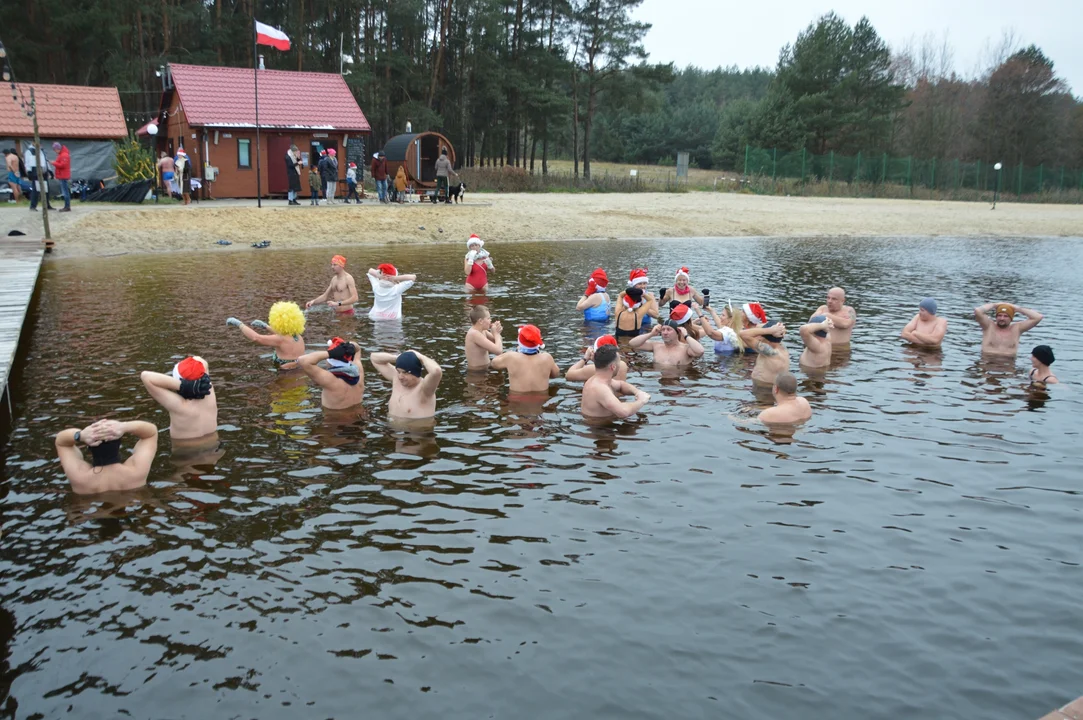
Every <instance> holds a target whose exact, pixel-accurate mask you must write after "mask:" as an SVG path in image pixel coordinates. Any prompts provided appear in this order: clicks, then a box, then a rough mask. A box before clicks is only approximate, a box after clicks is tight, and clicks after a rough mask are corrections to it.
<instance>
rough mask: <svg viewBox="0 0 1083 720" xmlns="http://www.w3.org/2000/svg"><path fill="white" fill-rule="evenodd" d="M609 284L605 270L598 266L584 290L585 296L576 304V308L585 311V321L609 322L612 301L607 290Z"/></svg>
mask: <svg viewBox="0 0 1083 720" xmlns="http://www.w3.org/2000/svg"><path fill="white" fill-rule="evenodd" d="M608 286H609V277H608V276H607V275H606V274H605V270H603V269H601V268H597V269H596V270H595V271H594V272H592V273H591V274H590V279H589V280H587V289H586V290H585V291H584V292H583V297H581V298H579V302H577V303H576V304H575V309H576V310H581V311H582V312H583V320H584V322H600V323H607V322H609V316H610V310H611V307H610V306H611V305H612V301H611V300H610V299H609V293H608V292H606V287H608Z"/></svg>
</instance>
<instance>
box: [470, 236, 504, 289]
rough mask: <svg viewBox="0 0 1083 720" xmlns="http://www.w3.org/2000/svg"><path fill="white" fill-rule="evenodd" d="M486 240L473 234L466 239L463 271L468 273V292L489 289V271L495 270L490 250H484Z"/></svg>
mask: <svg viewBox="0 0 1083 720" xmlns="http://www.w3.org/2000/svg"><path fill="white" fill-rule="evenodd" d="M484 247H485V242H484V241H483V240H482V239H481V238H479V237H478V236H477V235H471V236H470V239H469V240H467V241H466V257H465V258H464V259H463V273H465V274H466V290H467V292H485V291H486V290H488V289H489V271H491V270H495V269H496V268H495V267H493V259H492V257H490V256H489V251H488V250H483V249H482V248H484Z"/></svg>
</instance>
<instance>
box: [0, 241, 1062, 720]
mask: <svg viewBox="0 0 1083 720" xmlns="http://www.w3.org/2000/svg"><path fill="white" fill-rule="evenodd" d="M1081 248H1083V245H1080V244H1079V241H1078V240H1074V241H1073V240H997V241H984V240H953V239H943V238H940V239H896V240H872V241H852V240H847V241H843V240H809V241H793V240H771V239H747V240H728V241H727V240H691V241H675V240H669V241H659V242H638V243H630V244H616V243H610V244H607V243H589V244H588V243H579V242H568V243H556V244H518V245H501V244H500V243H499V242H491V243H490V249H491V250H492V252H493V254H494V259H495V261H496V263H497V267H498V270H499V271H500V272H499V273H498V274H497V275H495V276H494V277H493V285H492V290H491V293H490V295H489V297H488V300H487V302H488V303H489V306H490V308H491V310H492V313H493V316H494V318H496V319H499V320H502V321H503V323H504V326H505V328H511V327H512V326H513V325H514V324H516V323H522V322H533V323H535V324H537V325H539V326H540V327H541V328H542V330H543V332H544V333H545V337H546V342H547V345H548V349H549V350H550V351H552V352H553V353H554V355H555V356H556V358H557V360H558V362H559V363H560V364H561V366H562V368H565V367H567V366H568V365H569V364H571V363H572V362H574V360H575V359H576V358H577V357H578V356H579V354H580V353H581V350H582V347H583V346H584V344H585V343H586V341H587V339H588V336H589V334H590V332H591V331H590V330H588V329H586V328H584V327H583V324H582V321H581V316H579V315H578V314H577V313H575V312H574V303H575V299H576V298H577V297H578V295H579V294H580V293H581V292H582V288H583V286H584V282H585V279H586V277H587V275H588V274H589V272H590V271H591V270H592V269H593V268H594V267H595V265H596V264H602V265H603V266H604V267H605V268H606V269H607V270H608V271H609V273H610V276H611V277H613V278H614V282H613V286H614V287H616V286H618V285H619V284H620V283H619V282H618V281H619V280H621V279H623V278H624V277H626V274H627V272H628V269H629V268H630V267H631V266H632V265H633V264H635V265H639V264H647V265H649V267H650V269H651V272H650V275H651V277H652V283H651V284H652V286H659V285H663V284H666V283H667V282H668V281H669V279H670V278H672V275H673V272H674V270H675V269H676V267H678V266H679V265H681V264H687V265H689V266H690V267H691V269H692V280H693V284H695V285H697V286H698V287H703V286H707V287H709V288H711V290H712V295H713V296H714V298H715V302H716V304H719V303H720V300H721V299H723V298H725V297H727V296H728V295H731V296H732V297H733V298H734V300H735V301H736V300H738V299H740V300H742V301H743V300H748V299H750V298H751V299H759V300H761V301H762V302H763V303H764V305H765V306H766V307H767V308H768V311H769V312H770V313H771V315H772V316H773V317H780V318H782V319H783V320H785V321H786V322H787V323H789V324H790V325H791V327H795V326H796V325H797V324H798V322H799V321H800V320H802V319H804V318H807V317H808V315H809V313H810V311H812V310H813V309H815V307H816V306H817V305H819V304H820V303H821V302H822V299H823V297H824V294H825V291H826V289H827V288H828V287H830V286H831V285H834V284H839V285H842V286H844V287H845V288H847V290H848V291H849V292H850V301H851V302H852V304H853V305H854V306H855V307H856V308H857V309H858V312H859V314H860V320H859V325H858V326H857V330H856V331H855V333H854V338H855V344H854V347H853V350H852V353H851V354H850V355H848V356H844V357H839V358H837V361H836V363H835V365H834V367H832V368H831V369H830V370H828V371H827V372H826V373H825V374H823V375H822V376H820V377H817V378H808V377H806V376H804V375H800V374H799V379H800V380H801V383H802V392H803V393H804V394H805V395H806V396H807V397H808V398H809V400H810V401H811V402H812V404H813V407H814V411H815V417H814V418H813V420H812V421H811V422H810V423H809V424H808V426H807V427H805V428H804V429H802V430H800V431H799V432H798V433H797V434H796V436H795V437H794V438H792V439H779V438H771V437H768V436H767V435H766V434H764V433H763V432H762V431H760V430H757V429H755V428H754V427H750V426H748V425H747V423H746V421H745V416H746V415H748V414H749V413H754V412H755V411H756V409H757V405H756V398H755V396H754V395H753V394H752V392H751V389H750V388H751V383H750V381H749V379H748V376H749V371H750V365H749V364H748V363H746V362H745V361H743V360H741V359H737V360H732V359H726V358H720V357H715V356H714V355H713V353H709V354H708V356H707V357H705V358H703V359H702V360H700V361H698V362H697V363H695V365H694V366H693V367H692V368H690V369H688V370H687V371H684V372H681V373H679V374H668V375H666V376H662V375H661V374H660V373H659V372H658V371H656V370H654V369H653V368H652V367H651V366H650V365H649V364H648V363H646V362H645V361H644V360H643V359H642V358H633V359H632V365H633V367H632V372H631V377H630V378H629V379H630V380H631V381H632V382H633V383H634V384H636V385H638V386H640V387H642V388H644V389H646V390H647V391H648V392H650V393H651V394H652V396H653V400H652V401H651V403H650V405H649V407H648V410H647V411H646V412H645V413H643V414H642V416H641V417H639V418H638V419H636V420H634V421H630V422H624V423H620V424H616V425H614V426H613V427H610V428H602V429H596V428H591V427H589V426H587V425H585V424H584V423H583V422H582V421H581V419H580V417H579V414H578V386H574V385H569V384H565V383H564V382H563V381H560V382H554V383H553V385H552V388H551V392H550V397H549V399H548V401H547V402H545V403H544V406H543V407H541V406H529V405H527V406H524V405H520V404H515V403H512V404H510V405H509V402H508V399H507V390H506V387H505V382H504V379H503V377H502V376H501V375H498V374H496V373H493V374H492V375H491V376H490V377H489V379H488V380H486V381H484V382H482V383H480V384H468V383H467V382H466V379H465V373H464V368H465V361H464V358H463V354H462V347H461V343H462V337H463V335H464V333H465V331H466V329H467V326H468V323H467V319H466V314H467V312H468V310H469V308H470V301H468V300H467V299H466V298H465V297H464V295H463V293H462V291H461V285H460V274H459V273H460V270H461V268H462V253H463V251H464V250H463V248H462V247H459V246H454V247H437V248H431V247H425V248H420V247H387V248H379V249H361V248H354V249H351V250H349V251H348V252H347V253H346V255H347V257H348V258H349V260H350V266H349V268H350V269H351V270H352V271H353V272H355V273H356V275H357V277H358V279H359V280H360V281H361V288H362V293H361V294H362V302H363V303H364V302H365V301H367V300H368V299H369V293H368V288H367V283H365V281H364V279H363V278H362V277H361V275H362V274H363V271H364V268H366V267H369V266H372V265H375V264H376V263H378V262H383V261H388V262H393V263H395V264H396V265H397V266H398V267H399V268H403V269H404V270H405V271H408V272H416V273H418V275H419V276H420V282H419V283H418V285H417V286H415V288H414V289H412V290H411V291H410V292H409V293H408V294H407V298H406V302H405V311H406V313H407V316H408V321H407V322H406V324H405V325H404V326H384V327H380V328H375V329H374V328H373V326H372V324H371V323H369V322H368V320H367V319H364V318H361V319H359V320H337V319H336V318H334V317H333V315H332V314H331V313H330V312H319V313H313V314H312V315H311V317H310V321H309V328H308V330H307V331H306V333H305V335H306V339H307V340H308V341H309V342H320V341H323V340H325V339H326V338H327V337H329V336H330V335H347V336H352V337H355V338H357V339H358V340H359V341H360V342H361V344H362V345H363V346H364V347H365V348H367V349H368V350H374V349H379V348H384V349H403V348H406V347H416V348H418V349H420V350H422V351H423V352H425V353H426V354H428V355H430V356H432V357H434V358H436V359H438V360H439V361H440V362H441V364H442V365H443V366H444V368H445V375H444V381H443V385H442V386H441V389H440V402H439V415H438V418H437V424H436V430H435V432H434V433H431V434H425V433H420V434H409V433H404V432H400V431H397V430H395V429H393V428H390V427H389V426H388V425H387V424H386V421H385V419H386V413H385V406H386V401H387V396H388V391H389V388H388V387H387V384H386V383H385V382H384V381H382V380H381V379H379V378H378V377H377V376H376V374H375V373H374V372H371V370H370V371H369V372H368V374H367V377H366V381H367V383H368V385H369V392H368V393H367V395H366V399H365V403H364V410H363V412H362V413H349V414H343V413H336V414H329V413H324V412H322V411H321V409H320V406H319V394H318V392H317V391H315V390H314V389H313V387H312V386H311V384H310V383H308V382H306V381H305V380H304V379H302V378H299V377H297V376H291V375H287V374H282V375H276V374H275V373H274V372H273V371H271V370H270V363H269V362H268V361H267V360H266V359H261V358H260V357H259V355H260V349H259V348H258V347H256V346H254V345H252V344H249V343H247V342H245V341H244V340H243V338H241V336H240V334H239V333H238V332H237V331H236V330H232V329H229V328H227V327H226V325H225V323H224V320H225V318H226V317H227V316H229V315H237V316H239V317H242V318H244V319H252V318H265V317H266V311H267V308H268V307H269V306H270V304H271V303H272V302H273V301H275V300H279V299H296V300H298V301H301V302H303V301H304V300H306V299H308V298H311V297H314V296H316V295H317V294H319V293H320V292H321V291H322V290H323V288H324V287H325V286H326V284H327V280H328V269H327V267H328V258H329V256H330V255H331V252H330V251H328V250H313V251H303V252H289V253H287V252H275V251H242V252H221V251H220V250H218V249H217V248H215V249H208V250H207V251H206V252H203V253H197V254H180V255H170V256H160V257H139V258H134V257H133V258H128V257H120V258H110V259H100V260H92V261H91V260H87V261H78V260H64V261H61V262H49V263H47V264H46V266H45V268H44V269H43V274H42V279H41V286H40V289H39V295H40V299H39V301H38V302H37V303H36V304H35V306H34V307H33V308H32V314H31V317H30V321H29V322H30V326H29V333H28V334H25V335H24V348H23V350H22V351H21V355H20V358H21V361H22V362H21V369H20V370H19V371H18V372H17V373H16V374H15V376H14V378H13V383H14V388H15V391H14V402H15V418H14V422H13V423H12V425H11V427H9V428H5V429H4V434H5V437H6V442H5V443H4V444H3V445H2V446H0V448H2V454H3V462H2V465H0V466H2V468H3V470H2V472H3V488H4V491H5V499H4V504H3V518H2V519H3V539H2V541H0V548H2V555H0V561H2V562H0V571H2V573H3V584H2V595H0V640H2V641H3V643H4V646H5V647H4V648H3V654H4V656H6V660H5V661H4V664H3V665H2V666H0V691H6V692H5V693H4V694H5V695H6V697H3V698H2V707H3V708H4V715H5V716H8V717H19V718H53V717H62V716H63V717H79V718H112V717H138V718H151V717H153V718H182V717H183V718H211V717H214V718H242V717H243V718H248V717H258V718H326V717H334V718H354V717H362V716H364V717H381V718H411V719H413V718H419V717H435V716H438V715H439V716H445V717H462V718H479V717H504V718H522V717H547V718H548V717H584V718H585V717H599V718H600V717H606V718H638V717H642V718H648V717H682V718H683V717H688V718H692V717H741V718H745V717H747V718H751V717H782V716H784V715H783V714H792V713H793V712H795V711H797V712H799V713H800V714H801V716H803V717H814V718H829V717H830V718H868V717H893V718H929V717H937V718H958V717H967V718H973V717H981V718H991V717H998V718H999V717H1002V718H1029V717H1037V716H1039V715H1041V714H1043V713H1044V712H1046V711H1047V710H1048V709H1050V708H1052V707H1054V706H1057V705H1059V704H1061V703H1062V702H1064V701H1066V700H1068V699H1070V698H1071V697H1074V696H1076V695H1078V694H1080V693H1081V692H1083V685H1081V683H1080V673H1079V668H1080V658H1081V657H1083V654H1081V651H1083V648H1081V645H1080V639H1079V636H1080V631H1081V625H1083V615H1081V613H1080V609H1081V607H1083V605H1081V602H1080V600H1079V591H1080V587H1081V581H1083V573H1081V568H1080V562H1083V522H1081V520H1083V517H1081V514H1080V513H1081V510H1083V501H1081V499H1080V495H1079V494H1078V493H1079V485H1080V482H1079V477H1080V475H1079V470H1078V468H1079V465H1080V461H1081V459H1083V442H1081V438H1080V432H1079V431H1080V428H1081V423H1080V420H1079V416H1080V412H1081V410H1083V407H1081V402H1080V396H1079V393H1078V392H1077V391H1076V390H1074V389H1073V387H1072V383H1071V381H1072V380H1073V378H1078V377H1079V375H1080V370H1081V367H1080V365H1081V363H1080V358H1081V354H1083V343H1081V340H1080V334H1079V332H1078V326H1079V298H1080V297H1081V295H1083V292H1081V291H1083V281H1081V279H1080V276H1079V273H1078V268H1079V267H1081V266H1083V250H1081ZM925 294H935V295H936V296H937V298H938V299H939V301H940V307H941V314H942V315H945V316H946V317H948V319H949V322H950V326H949V334H948V338H947V340H946V342H945V346H944V349H943V352H942V353H918V352H915V351H913V350H909V349H906V348H904V347H902V346H901V345H900V344H899V342H898V341H897V339H896V337H897V334H898V331H899V330H900V329H901V327H902V326H903V325H904V324H905V323H906V321H907V320H908V319H909V318H910V316H911V315H912V314H913V313H914V312H915V309H916V303H917V301H918V300H919V299H920V298H921V297H922V296H923V295H925ZM1000 299H1005V300H1010V301H1016V302H1018V303H1020V304H1023V305H1025V306H1028V307H1035V308H1037V309H1039V310H1041V311H1042V312H1044V313H1045V314H1046V320H1045V321H1044V322H1043V323H1042V324H1041V325H1039V326H1038V328H1036V329H1035V330H1034V331H1032V332H1031V333H1029V334H1028V335H1027V336H1026V339H1025V341H1024V346H1025V348H1026V350H1029V348H1030V347H1032V346H1033V345H1036V344H1038V343H1040V342H1045V343H1048V344H1051V345H1052V346H1053V347H1054V348H1055V350H1056V353H1057V358H1058V360H1057V364H1056V366H1055V368H1054V369H1055V370H1056V371H1057V374H1058V375H1059V376H1060V377H1061V378H1062V379H1064V380H1067V381H1068V384H1066V385H1064V386H1060V387H1056V388H1054V389H1053V390H1052V391H1051V392H1049V393H1045V392H1038V391H1032V390H1029V389H1028V388H1027V386H1026V380H1025V374H1026V371H1027V370H1028V369H1029V358H1028V355H1029V353H1027V352H1024V353H1022V354H1021V356H1020V359H1019V361H1018V363H1017V364H1015V365H1012V364H1008V365H1007V366H1003V365H1000V366H987V365H983V364H982V363H981V362H979V357H978V347H979V340H980V336H979V332H978V329H977V325H976V323H975V322H974V321H973V319H972V317H971V316H970V314H969V313H970V309H971V308H973V307H974V306H975V305H976V304H979V303H983V302H986V301H992V300H1000ZM507 334H508V336H509V337H512V338H513V335H512V334H511V333H510V332H509V333H507ZM789 344H790V347H791V351H792V352H793V357H794V368H795V369H796V358H797V355H798V353H799V345H800V341H799V339H798V338H797V337H796V333H794V334H791V337H790V342H789ZM187 353H196V354H201V355H204V356H206V357H207V358H208V359H209V361H210V363H211V367H212V374H213V377H214V379H215V383H216V387H217V390H218V402H219V408H220V410H219V421H220V423H221V427H220V434H221V437H222V440H223V443H222V446H221V449H220V450H219V451H218V452H217V453H213V454H207V455H204V456H201V457H197V458H187V459H174V458H172V457H171V448H170V442H169V439H168V432H163V435H162V441H161V443H160V444H159V454H158V459H157V461H156V463H155V467H154V469H153V471H152V473H151V478H150V484H149V487H148V488H146V489H145V490H142V491H139V492H133V493H128V494H124V495H121V496H113V497H109V498H91V499H87V498H79V497H75V496H73V495H72V494H71V493H70V492H69V490H68V483H67V481H66V480H65V478H64V476H63V474H62V472H61V469H60V466H59V464H58V463H57V461H56V459H55V453H54V451H53V447H52V436H53V435H54V434H55V433H56V432H57V431H58V430H60V429H62V428H64V427H68V426H73V425H74V426H80V427H81V426H84V425H86V424H88V423H89V422H90V421H91V420H92V419H94V418H96V417H98V416H103V415H108V416H114V417H124V418H134V417H141V418H144V419H148V420H151V421H154V422H156V423H157V424H158V426H159V427H163V428H164V427H167V426H168V417H167V416H166V414H165V413H164V412H163V411H162V410H160V409H159V407H158V406H157V405H156V404H155V403H154V402H152V401H151V399H150V398H149V397H148V396H147V395H146V393H145V391H144V390H143V388H142V385H141V383H140V382H139V377H138V375H139V372H140V371H141V370H146V369H152V370H160V371H166V370H168V368H169V367H170V365H171V364H172V363H173V362H174V361H175V360H176V358H177V357H179V356H181V355H183V354H187ZM129 445H130V443H129Z"/></svg>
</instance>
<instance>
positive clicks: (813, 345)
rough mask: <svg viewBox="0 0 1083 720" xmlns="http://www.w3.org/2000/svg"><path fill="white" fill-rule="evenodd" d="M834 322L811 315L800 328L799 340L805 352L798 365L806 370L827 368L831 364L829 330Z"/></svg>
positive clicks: (824, 316) (823, 317) (827, 318)
mask: <svg viewBox="0 0 1083 720" xmlns="http://www.w3.org/2000/svg"><path fill="white" fill-rule="evenodd" d="M833 325H834V321H833V320H832V319H831V318H829V317H828V316H826V315H813V316H812V317H811V318H809V321H808V323H807V324H805V325H802V326H801V339H802V340H803V341H804V343H805V350H804V352H802V353H801V360H800V363H801V365H802V366H803V367H807V368H821V367H827V366H828V365H830V364H831V336H830V334H829V333H830V332H831V328H832V327H833Z"/></svg>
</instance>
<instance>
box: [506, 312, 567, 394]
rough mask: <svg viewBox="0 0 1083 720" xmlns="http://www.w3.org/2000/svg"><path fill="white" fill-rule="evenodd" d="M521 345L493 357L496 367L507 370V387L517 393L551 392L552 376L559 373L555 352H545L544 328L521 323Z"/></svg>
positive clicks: (555, 376) (556, 375)
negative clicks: (553, 353)
mask: <svg viewBox="0 0 1083 720" xmlns="http://www.w3.org/2000/svg"><path fill="white" fill-rule="evenodd" d="M518 340H519V347H518V349H517V350H509V351H508V352H504V353H501V354H500V355H498V356H497V357H495V358H493V363H492V367H493V369H494V370H506V371H507V373H508V390H509V391H510V392H512V393H517V394H534V393H547V392H549V380H550V379H551V378H557V377H560V368H559V367H557V363H556V361H555V360H553V356H552V355H550V354H549V353H547V352H545V343H543V342H542V334H541V330H539V329H538V328H537V327H536V326H534V325H520V326H519V336H518Z"/></svg>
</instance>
